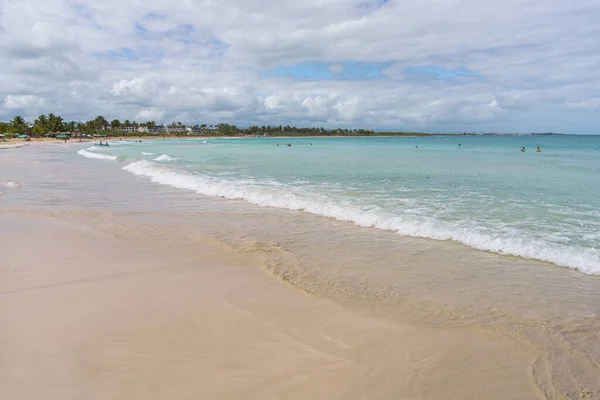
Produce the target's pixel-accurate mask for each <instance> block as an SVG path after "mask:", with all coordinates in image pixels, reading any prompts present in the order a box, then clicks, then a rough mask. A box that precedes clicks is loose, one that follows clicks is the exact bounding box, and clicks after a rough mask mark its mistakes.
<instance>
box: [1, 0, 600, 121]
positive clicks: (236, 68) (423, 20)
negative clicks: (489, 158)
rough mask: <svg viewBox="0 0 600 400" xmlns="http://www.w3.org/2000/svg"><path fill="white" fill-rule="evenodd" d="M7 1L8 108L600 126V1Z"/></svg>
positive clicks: (88, 114) (141, 116)
mask: <svg viewBox="0 0 600 400" xmlns="http://www.w3.org/2000/svg"><path fill="white" fill-rule="evenodd" d="M1 7H2V10H1V11H2V12H0V43H1V45H0V56H1V57H2V60H3V68H2V69H0V79H2V82H3V85H1V86H0V119H3V120H6V119H10V118H11V117H12V116H14V115H17V114H19V115H23V116H25V117H26V118H30V119H31V118H35V117H36V116H37V115H38V114H40V113H47V112H55V113H57V112H58V113H61V114H62V115H64V116H65V117H66V118H69V119H76V120H80V119H87V118H93V117H95V116H96V115H98V114H102V115H105V116H106V117H107V118H120V119H130V120H134V119H135V120H140V121H142V120H148V119H152V120H155V121H157V122H169V121H172V120H178V121H185V122H187V123H208V124H211V123H216V122H219V121H225V122H230V123H236V124H238V125H241V126H244V125H249V124H259V125H263V124H295V125H306V126H327V127H338V126H339V127H344V128H352V127H367V128H372V129H378V130H424V131H430V132H445V131H450V132H455V131H479V132H481V131H506V132H524V131H527V132H531V131H557V132H566V133H600V131H599V129H598V127H599V126H600V78H599V76H598V73H597V71H598V70H600V55H599V53H598V40H597V37H599V36H598V34H600V24H598V23H597V22H596V21H597V20H598V17H600V5H599V4H598V3H597V1H596V0H579V1H577V2H571V1H567V0H549V1H547V2H544V4H543V6H541V5H540V3H539V2H536V1H533V0H507V1H505V2H502V3H499V2H495V1H491V0H479V1H475V0H445V1H444V2H439V1H438V0H423V1H420V2H407V1H400V0H387V1H386V0H326V1H323V0H305V1H303V2H297V1H287V0H281V1H274V0H260V1H259V0H231V1H227V2H215V1H209V0H195V1H184V0H174V1H172V2H169V3H165V2H162V1H159V0H147V1H144V2H134V3H133V4H131V2H122V1H116V0H103V1H102V2H89V1H85V2H84V1H81V0H75V1H73V0H28V1H27V2H4V3H3V5H2V6H1ZM115 9H118V10H119V12H118V13H115V12H113V11H112V10H115Z"/></svg>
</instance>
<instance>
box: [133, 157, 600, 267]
mask: <svg viewBox="0 0 600 400" xmlns="http://www.w3.org/2000/svg"><path fill="white" fill-rule="evenodd" d="M123 169H124V170H126V171H128V172H130V173H132V174H134V175H138V176H144V177H148V178H150V180H151V181H152V182H155V183H158V184H162V185H169V186H172V187H174V188H178V189H186V190H191V191H195V192H196V193H199V194H203V195H207V196H219V197H225V198H228V199H243V200H246V201H247V202H249V203H252V204H256V205H259V206H265V207H277V208H284V209H289V210H301V211H306V212H310V213H313V214H317V215H321V216H325V217H330V218H335V219H337V220H340V221H349V222H353V223H355V224H356V225H358V226H363V227H371V228H378V229H382V230H388V231H393V232H396V233H398V234H400V235H405V236H414V237H422V238H429V239H435V240H452V241H455V242H459V243H462V244H465V245H467V246H470V247H472V248H475V249H479V250H487V251H492V252H496V253H500V254H509V255H514V256H520V257H523V258H529V259H537V260H541V261H547V262H552V263H554V264H557V265H560V266H565V267H569V268H573V269H577V270H579V271H581V272H583V273H586V274H592V275H596V274H600V253H599V252H598V250H596V249H592V248H581V247H573V246H568V245H558V244H556V243H550V242H544V241H543V240H540V239H539V238H535V237H530V236H529V235H528V234H527V232H523V231H519V230H513V231H512V232H510V233H499V232H495V231H493V228H490V227H484V226H473V225H472V222H468V221H467V222H447V221H440V220H437V219H435V218H432V217H422V216H415V215H409V214H404V213H399V214H396V215H394V214H391V213H390V212H388V211H385V210H382V209H380V208H377V207H361V206H357V205H355V204H352V203H350V202H349V201H344V200H340V199H335V198H332V197H329V196H324V195H322V194H318V193H314V192H302V191H299V189H296V188H292V187H286V186H285V185H277V186H276V187H275V186H273V187H270V186H259V185H257V184H256V183H253V182H252V181H233V180H227V179H219V178H212V177H209V176H203V175H192V174H189V173H185V172H180V171H176V170H173V169H169V168H166V167H163V166H160V165H157V164H155V163H152V162H150V161H137V162H133V163H131V164H128V165H126V166H125V167H124V168H123ZM282 186H283V187H282Z"/></svg>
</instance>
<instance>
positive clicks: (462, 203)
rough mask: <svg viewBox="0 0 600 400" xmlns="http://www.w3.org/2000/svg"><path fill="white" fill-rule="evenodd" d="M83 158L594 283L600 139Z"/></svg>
mask: <svg viewBox="0 0 600 400" xmlns="http://www.w3.org/2000/svg"><path fill="white" fill-rule="evenodd" d="M288 142H289V143H290V144H292V147H288V146H287V143H288ZM459 144H460V146H459ZM523 145H525V146H526V147H527V148H528V151H526V152H525V153H521V152H520V151H519V149H520V148H521V146H523ZM538 145H539V146H541V147H542V148H543V151H542V152H541V153H536V152H535V147H536V146H538ZM80 153H81V155H84V156H86V157H93V158H103V159H115V158H116V157H119V158H120V159H121V160H123V161H130V163H128V165H127V166H125V168H124V169H125V170H126V171H129V172H131V173H133V174H136V175H140V176H146V177H148V178H151V179H152V180H153V181H154V182H157V183H161V184H164V185H171V186H173V187H176V188H181V189H187V190H193V191H196V192H198V193H201V194H204V195H214V196H223V197H226V198H230V199H244V200H246V201H248V202H250V203H253V204H257V205H261V206H271V207H278V208H286V209H291V210H303V211H307V212H310V213H313V214H317V215H322V216H327V217H333V218H336V219H339V220H343V221H351V222H354V223H356V224H357V225H360V226H364V227H376V228H379V229H384V230H390V231H393V232H397V233H398V234H400V235H405V236H415V237H424V238H432V239H438V240H453V241H456V242H459V243H463V244H466V245H467V246H470V247H473V248H476V249H481V250H490V251H494V252H498V253H502V254H512V255H516V256H520V257H525V258H532V259H538V260H543V261H549V262H552V263H555V264H557V265H560V266H567V267H571V268H576V269H578V270H580V271H581V272H584V273H588V274H597V273H600V252H599V249H600V211H599V210H600V200H599V199H600V185H597V183H596V180H597V176H598V173H600V137H599V136H518V137H515V136H510V137H457V138H454V137H451V138H449V137H427V138H421V137H419V138H350V139H348V138H334V139H289V140H284V139H253V140H231V139H230V140H223V139H221V140H192V141H184V142H181V141H157V142H148V143H143V142H142V143H129V142H125V143H124V142H121V143H118V142H117V143H114V145H113V146H111V147H97V146H94V147H91V148H89V149H88V150H81V151H80ZM144 154H146V155H144ZM157 155H158V156H157Z"/></svg>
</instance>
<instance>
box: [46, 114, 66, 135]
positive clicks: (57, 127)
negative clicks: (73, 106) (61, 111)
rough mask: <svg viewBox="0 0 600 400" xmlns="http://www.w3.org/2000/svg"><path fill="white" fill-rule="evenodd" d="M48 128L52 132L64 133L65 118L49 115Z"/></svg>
mask: <svg viewBox="0 0 600 400" xmlns="http://www.w3.org/2000/svg"><path fill="white" fill-rule="evenodd" d="M47 128H48V131H50V132H59V131H63V130H64V129H63V118H62V117H61V116H60V115H54V114H52V113H50V114H48V125H47Z"/></svg>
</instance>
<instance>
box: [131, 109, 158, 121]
mask: <svg viewBox="0 0 600 400" xmlns="http://www.w3.org/2000/svg"><path fill="white" fill-rule="evenodd" d="M163 118H164V112H163V111H161V110H157V109H155V108H147V109H145V110H141V111H140V112H139V113H137V114H136V115H135V119H136V120H137V121H161V120H162V119H163Z"/></svg>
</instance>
